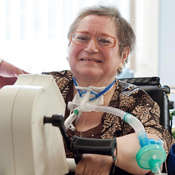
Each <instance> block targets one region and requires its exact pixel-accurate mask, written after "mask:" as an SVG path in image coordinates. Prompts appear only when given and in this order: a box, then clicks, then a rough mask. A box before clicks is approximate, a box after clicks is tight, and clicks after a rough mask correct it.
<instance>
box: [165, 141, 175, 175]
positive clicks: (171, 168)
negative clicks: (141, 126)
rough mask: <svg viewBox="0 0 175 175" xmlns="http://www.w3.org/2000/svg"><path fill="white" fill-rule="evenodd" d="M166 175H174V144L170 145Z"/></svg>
mask: <svg viewBox="0 0 175 175" xmlns="http://www.w3.org/2000/svg"><path fill="white" fill-rule="evenodd" d="M167 166H168V175H175V144H173V145H172V147H171V149H170V152H169V154H168V159H167Z"/></svg>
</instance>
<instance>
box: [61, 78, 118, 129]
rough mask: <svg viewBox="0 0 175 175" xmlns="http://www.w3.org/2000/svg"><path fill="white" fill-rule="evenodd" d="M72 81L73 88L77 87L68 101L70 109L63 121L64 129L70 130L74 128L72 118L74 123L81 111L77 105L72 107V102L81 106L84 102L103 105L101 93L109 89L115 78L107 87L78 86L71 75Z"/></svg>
mask: <svg viewBox="0 0 175 175" xmlns="http://www.w3.org/2000/svg"><path fill="white" fill-rule="evenodd" d="M73 82H74V85H75V88H76V89H77V93H76V95H75V97H74V99H73V100H72V102H69V103H68V108H69V109H70V110H71V112H70V115H69V117H68V118H67V119H66V120H65V122H64V124H65V127H66V129H71V130H75V127H74V126H73V124H72V123H73V121H74V120H75V123H76V122H77V121H78V120H79V117H80V116H81V113H82V112H81V111H80V110H79V109H78V108H79V107H76V108H75V107H74V104H75V103H76V104H77V103H78V104H79V106H83V105H84V104H91V105H100V106H101V105H103V104H104V97H103V95H104V94H105V93H106V92H107V91H109V90H110V88H111V87H112V86H113V85H114V83H115V80H114V81H113V82H112V83H111V84H109V85H108V86H107V87H105V86H103V87H94V86H88V87H82V86H78V84H77V82H76V80H75V78H74V77H73ZM77 111H78V112H77Z"/></svg>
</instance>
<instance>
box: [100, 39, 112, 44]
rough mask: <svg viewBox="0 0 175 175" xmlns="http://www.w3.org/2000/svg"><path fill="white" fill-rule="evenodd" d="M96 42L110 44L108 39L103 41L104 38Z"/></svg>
mask: <svg viewBox="0 0 175 175" xmlns="http://www.w3.org/2000/svg"><path fill="white" fill-rule="evenodd" d="M98 41H99V42H100V43H106V44H107V43H111V42H110V40H108V39H104V38H100V39H98Z"/></svg>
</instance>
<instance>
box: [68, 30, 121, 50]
mask: <svg viewBox="0 0 175 175" xmlns="http://www.w3.org/2000/svg"><path fill="white" fill-rule="evenodd" d="M74 33H84V34H86V32H83V31H74V32H72V33H71V35H70V41H71V42H72V43H75V44H77V45H85V44H89V42H90V41H91V40H92V39H93V40H94V42H95V44H96V46H99V47H102V48H105V46H100V45H99V44H98V43H97V41H96V39H95V38H97V36H94V37H92V36H91V35H89V34H87V35H89V36H90V40H89V41H88V42H87V43H85V44H83V43H82V44H80V43H76V42H74V41H73V40H72V38H73V34H74ZM105 36H109V37H111V38H113V39H114V44H113V46H112V47H106V48H114V47H115V46H116V44H119V45H120V46H122V47H124V43H122V42H119V41H118V42H117V41H116V38H115V37H114V36H111V35H109V34H105Z"/></svg>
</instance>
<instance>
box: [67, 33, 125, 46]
mask: <svg viewBox="0 0 175 175" xmlns="http://www.w3.org/2000/svg"><path fill="white" fill-rule="evenodd" d="M92 39H93V40H94V41H95V44H96V45H97V46H100V47H110V48H113V47H115V45H116V38H115V37H113V36H110V35H107V34H105V35H101V36H94V37H92V36H90V35H89V34H87V33H85V32H72V34H71V36H70V40H71V42H73V43H75V44H79V45H86V44H88V43H89V42H90V41H91V40H92ZM117 44H120V45H121V46H124V44H123V43H122V42H117Z"/></svg>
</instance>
